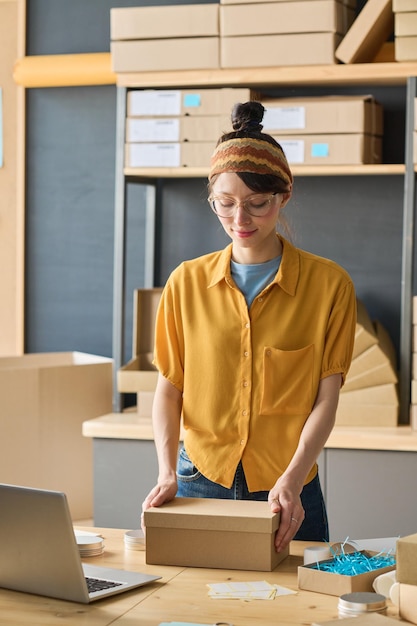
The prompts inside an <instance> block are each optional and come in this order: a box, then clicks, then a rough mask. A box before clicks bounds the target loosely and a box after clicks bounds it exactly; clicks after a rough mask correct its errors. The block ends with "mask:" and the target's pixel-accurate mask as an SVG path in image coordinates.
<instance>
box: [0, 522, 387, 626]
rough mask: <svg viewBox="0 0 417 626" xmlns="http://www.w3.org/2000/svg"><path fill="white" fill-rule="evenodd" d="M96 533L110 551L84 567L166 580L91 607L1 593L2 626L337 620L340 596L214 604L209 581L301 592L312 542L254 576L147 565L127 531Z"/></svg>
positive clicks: (283, 625)
mask: <svg viewBox="0 0 417 626" xmlns="http://www.w3.org/2000/svg"><path fill="white" fill-rule="evenodd" d="M84 530H89V531H91V530H93V529H92V528H88V529H84ZM94 530H95V531H96V532H98V533H100V534H101V535H102V536H103V537H104V539H105V549H104V553H103V554H102V555H101V556H99V557H94V558H90V559H85V562H88V563H92V564H96V565H107V566H109V567H115V568H125V569H130V570H139V571H143V572H147V573H152V574H153V573H155V574H158V575H160V576H162V579H161V580H160V581H157V582H155V583H152V584H151V585H147V586H146V587H142V588H141V589H139V590H136V591H131V592H126V593H123V594H120V595H119V596H113V597H112V598H109V599H106V600H99V601H97V602H94V603H92V604H90V605H84V604H77V603H74V602H66V601H61V600H55V599H51V598H44V597H40V596H34V595H29V594H23V593H18V592H14V591H8V590H6V589H0V625H1V626H26V625H27V626H51V625H54V626H56V625H60V624H62V625H65V626H83V625H88V626H110V624H111V625H112V626H158V624H159V623H160V622H163V621H167V622H169V621H186V622H197V623H203V624H205V623H207V624H213V623H215V622H217V621H225V622H230V623H231V624H233V626H254V624H262V626H277V625H279V626H287V625H288V626H294V625H296V624H299V625H303V626H308V625H309V624H312V623H313V622H315V623H318V622H325V621H328V620H332V619H337V617H338V615H337V603H338V598H337V597H336V596H329V595H324V594H319V593H313V592H308V591H298V593H297V594H296V595H288V596H279V597H276V598H275V599H274V600H253V601H251V602H243V601H241V600H214V599H212V598H210V597H209V596H208V588H207V584H208V583H216V582H224V581H227V580H236V581H247V582H250V581H254V580H266V581H268V582H269V583H271V584H274V583H275V584H279V585H281V586H284V587H288V588H290V589H293V590H298V587H297V566H298V565H301V564H302V555H303V551H304V548H305V546H306V545H307V544H305V543H304V542H292V544H291V550H290V556H289V557H288V558H287V559H285V560H284V561H283V562H282V563H280V564H279V565H278V567H277V568H276V570H275V571H274V572H248V571H236V570H216V569H202V568H184V567H169V566H159V565H158V566H156V565H146V564H145V553H144V550H143V549H142V550H128V549H126V548H125V547H124V541H123V536H124V531H123V530H118V529H94ZM308 545H310V544H308ZM389 615H390V616H391V617H398V610H397V608H396V607H394V606H393V605H391V604H390V607H389Z"/></svg>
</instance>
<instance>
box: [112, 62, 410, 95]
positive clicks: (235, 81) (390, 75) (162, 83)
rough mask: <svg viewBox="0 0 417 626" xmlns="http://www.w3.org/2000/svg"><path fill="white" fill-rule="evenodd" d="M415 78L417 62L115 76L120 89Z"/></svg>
mask: <svg viewBox="0 0 417 626" xmlns="http://www.w3.org/2000/svg"><path fill="white" fill-rule="evenodd" d="M410 76H417V62H415V61H414V62H407V63H356V64H351V65H342V64H340V65H338V64H335V65H311V66H282V67H256V68H239V69H211V70H198V71H197V70H182V71H170V72H140V73H130V72H127V73H123V74H117V79H116V80H117V85H118V86H119V87H137V88H141V89H145V88H146V89H153V88H164V89H168V88H171V89H172V88H174V89H175V88H176V89H178V88H181V87H222V86H223V87H236V86H242V85H244V86H246V87H251V88H261V87H274V86H275V87H276V86H279V85H297V86H303V85H309V86H318V85H323V86H326V85H343V86H345V87H346V86H347V85H362V84H363V85H366V86H369V85H403V84H405V83H406V81H407V78H409V77H410Z"/></svg>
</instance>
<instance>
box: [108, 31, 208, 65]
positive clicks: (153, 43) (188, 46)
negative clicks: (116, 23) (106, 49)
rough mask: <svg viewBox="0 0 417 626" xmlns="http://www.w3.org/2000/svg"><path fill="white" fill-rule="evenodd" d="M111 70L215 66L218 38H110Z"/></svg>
mask: <svg viewBox="0 0 417 626" xmlns="http://www.w3.org/2000/svg"><path fill="white" fill-rule="evenodd" d="M110 48H111V59H112V70H113V72H116V73H119V72H154V71H164V70H166V71H172V70H207V69H216V68H218V67H219V60H220V59H219V38H218V37H184V38H183V39H179V38H178V39H139V40H135V41H112V42H111V44H110Z"/></svg>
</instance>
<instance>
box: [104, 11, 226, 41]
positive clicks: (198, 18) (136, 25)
mask: <svg viewBox="0 0 417 626" xmlns="http://www.w3.org/2000/svg"><path fill="white" fill-rule="evenodd" d="M217 35H219V7H218V5H217V4H187V5H184V4H183V5H181V4H173V5H164V6H144V7H122V8H113V9H110V38H111V39H112V40H125V39H163V38H176V37H210V36H217Z"/></svg>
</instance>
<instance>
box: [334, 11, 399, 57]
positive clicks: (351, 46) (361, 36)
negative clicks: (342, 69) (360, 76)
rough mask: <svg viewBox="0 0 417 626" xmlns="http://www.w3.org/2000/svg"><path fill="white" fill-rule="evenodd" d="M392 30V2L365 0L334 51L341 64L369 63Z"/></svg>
mask: <svg viewBox="0 0 417 626" xmlns="http://www.w3.org/2000/svg"><path fill="white" fill-rule="evenodd" d="M393 30H394V16H393V13H392V0H367V2H366V3H365V5H364V7H363V8H362V10H361V11H360V12H359V14H358V16H357V17H356V19H355V21H354V22H353V24H352V26H351V27H350V28H349V30H348V31H347V33H346V34H345V36H344V38H343V39H342V41H341V43H340V44H339V46H338V47H337V49H336V58H337V59H339V61H342V62H343V63H370V62H372V61H373V60H374V57H375V55H376V54H377V53H378V51H379V50H380V48H381V46H382V45H383V44H384V43H385V42H386V41H387V40H388V38H389V37H390V35H391V34H392V32H393Z"/></svg>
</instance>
